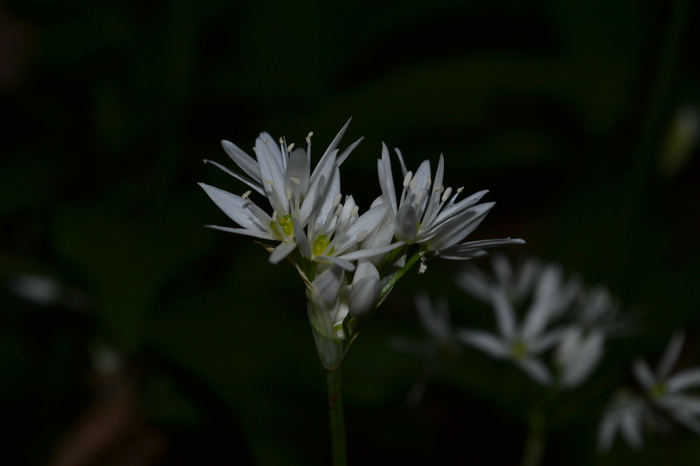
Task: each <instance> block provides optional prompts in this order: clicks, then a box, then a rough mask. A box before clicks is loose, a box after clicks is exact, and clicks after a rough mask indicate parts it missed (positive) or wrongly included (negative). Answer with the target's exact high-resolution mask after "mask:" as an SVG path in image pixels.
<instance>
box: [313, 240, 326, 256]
mask: <svg viewBox="0 0 700 466" xmlns="http://www.w3.org/2000/svg"><path fill="white" fill-rule="evenodd" d="M329 243H330V241H329V240H328V236H327V235H319V236H318V238H316V240H315V241H314V247H313V248H311V252H312V253H313V255H314V256H320V255H321V254H323V251H325V250H326V248H327V247H328V244H329Z"/></svg>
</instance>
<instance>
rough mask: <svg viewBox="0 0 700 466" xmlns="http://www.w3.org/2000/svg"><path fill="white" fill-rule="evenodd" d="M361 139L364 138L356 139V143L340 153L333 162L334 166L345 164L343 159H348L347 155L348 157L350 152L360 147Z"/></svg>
mask: <svg viewBox="0 0 700 466" xmlns="http://www.w3.org/2000/svg"><path fill="white" fill-rule="evenodd" d="M363 139H364V138H360V139H358V140H357V141H355V142H353V143H352V144H350V146H349V147H348V148H347V149H345V150H344V151H343V152H341V153H340V155H339V156H338V158H337V160H336V161H335V163H336V165H338V166H340V165H342V163H343V162H345V159H347V158H348V155H350V153H352V151H353V150H355V148H356V147H357V146H359V145H360V143H361V142H362V140H363Z"/></svg>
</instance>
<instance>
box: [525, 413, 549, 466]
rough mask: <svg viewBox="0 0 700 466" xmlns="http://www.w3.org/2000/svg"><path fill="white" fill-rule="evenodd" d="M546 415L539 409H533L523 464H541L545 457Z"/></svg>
mask: <svg viewBox="0 0 700 466" xmlns="http://www.w3.org/2000/svg"><path fill="white" fill-rule="evenodd" d="M544 423H545V421H544V416H543V414H542V411H541V410H539V409H533V410H532V412H531V413H530V416H529V422H528V424H529V426H528V427H529V429H528V433H527V440H526V441H525V451H524V452H523V462H522V466H539V465H540V464H542V459H543V458H544V450H545V445H546V441H547V436H546V434H545V430H544Z"/></svg>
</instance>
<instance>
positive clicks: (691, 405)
mask: <svg viewBox="0 0 700 466" xmlns="http://www.w3.org/2000/svg"><path fill="white" fill-rule="evenodd" d="M684 339H685V335H684V333H683V331H678V332H676V333H675V334H674V335H673V337H672V338H671V340H670V341H669V343H668V346H667V347H666V351H664V354H663V356H661V360H660V361H659V365H658V366H657V367H656V372H655V373H654V372H652V370H651V369H650V368H649V365H648V364H647V363H646V361H644V360H643V359H641V358H638V359H637V360H635V362H634V365H633V369H634V375H635V377H636V378H637V381H638V382H639V384H640V385H641V386H642V387H643V388H644V389H645V390H646V393H647V396H648V397H649V399H650V401H651V402H652V403H653V404H654V405H656V406H657V407H659V408H661V409H662V410H663V411H664V412H666V413H667V414H668V415H669V416H670V417H671V418H673V419H675V420H676V421H677V422H679V423H680V424H682V425H684V426H686V427H688V428H689V429H691V430H692V431H694V432H695V433H697V434H700V397H698V396H693V395H691V394H689V393H687V390H688V389H692V388H698V387H700V367H694V368H692V369H686V370H684V371H681V372H679V373H677V374H675V375H671V371H672V370H673V366H675V365H676V362H677V361H678V357H679V356H680V354H681V349H682V347H683V340H684Z"/></svg>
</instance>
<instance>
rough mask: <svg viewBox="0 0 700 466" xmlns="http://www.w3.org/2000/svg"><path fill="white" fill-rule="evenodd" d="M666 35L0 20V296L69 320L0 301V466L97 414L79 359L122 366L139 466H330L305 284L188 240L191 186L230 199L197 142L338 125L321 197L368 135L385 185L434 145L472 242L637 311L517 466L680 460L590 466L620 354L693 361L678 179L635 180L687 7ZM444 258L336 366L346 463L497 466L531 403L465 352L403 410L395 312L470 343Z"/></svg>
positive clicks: (693, 235)
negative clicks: (553, 265) (424, 314)
mask: <svg viewBox="0 0 700 466" xmlns="http://www.w3.org/2000/svg"><path fill="white" fill-rule="evenodd" d="M672 18H673V5H671V4H670V3H667V2H661V1H625V0H620V1H613V2H611V1H602V0H595V1H573V2H572V1H563V0H560V1H554V0H552V1H540V2H520V1H508V0H499V1H473V2H462V1H456V0H431V1H416V2H405V1H370V0H354V1H351V0H346V1H342V2H336V3H329V2H318V1H314V0H297V1H293V2H292V1H273V0H270V1H257V2H235V1H228V2H224V1H220V0H175V1H165V0H160V1H155V2H139V1H135V0H131V1H121V2H118V1H104V2H90V1H79V0H60V1H46V0H21V1H19V0H6V1H4V2H2V3H0V68H1V69H2V70H4V71H3V72H2V73H1V74H0V78H1V79H2V81H0V153H1V154H2V158H1V159H0V186H2V191H1V193H2V196H0V214H1V215H2V217H1V218H2V221H1V223H0V274H1V276H2V278H3V279H5V278H8V277H10V276H12V275H13V274H17V273H41V274H47V275H50V276H52V277H54V278H56V279H57V280H60V281H61V283H63V284H65V285H66V286H70V287H76V288H79V289H81V290H83V291H84V292H85V293H87V294H88V295H89V296H90V298H91V302H90V306H89V308H88V310H87V311H86V312H83V313H77V312H75V311H72V310H70V309H67V308H65V307H63V306H52V307H40V306H37V305H34V304H31V303H28V302H26V301H23V300H21V299H19V298H17V297H15V296H13V295H12V294H11V293H9V291H8V289H7V287H3V288H2V290H1V291H0V419H2V423H3V425H4V426H5V427H6V428H7V427H9V429H8V430H5V429H3V430H5V433H4V434H3V435H2V436H1V437H0V458H2V460H3V461H2V462H3V464H30V465H38V464H47V462H48V461H49V458H51V457H52V455H54V454H55V453H54V452H55V451H57V449H58V448H60V447H61V445H65V442H67V440H66V439H67V438H68V436H70V433H71V432H74V431H75V429H76V426H77V425H79V423H80V420H81V419H82V418H83V416H84V415H85V414H84V413H86V412H90V410H91V409H94V407H95V406H99V404H100V402H101V400H103V399H104V397H106V396H108V395H105V393H104V390H105V388H104V386H102V387H101V388H95V384H94V383H90V380H91V378H90V377H91V376H90V375H89V374H91V373H93V370H92V369H91V366H90V358H89V354H90V352H91V351H92V349H94V348H95V347H96V346H97V345H99V344H104V343H108V344H110V345H112V346H113V347H115V348H117V349H119V351H121V352H122V353H123V354H124V355H125V358H126V360H127V361H128V363H127V366H126V368H125V369H124V371H125V373H126V374H128V375H125V377H127V379H128V380H130V381H131V383H133V386H135V387H136V388H135V390H136V395H135V398H136V399H137V400H138V409H137V410H138V412H139V413H141V416H142V418H141V421H140V424H139V425H140V426H141V428H143V429H147V430H148V432H150V433H151V434H153V433H154V432H155V433H156V437H157V438H158V439H160V443H158V442H156V443H157V445H159V446H158V449H157V450H158V454H157V455H156V457H157V458H158V460H157V461H158V463H157V464H167V465H178V464H183V465H184V464H212V465H214V464H257V465H288V464H289V465H313V464H328V463H329V458H330V446H329V442H328V432H327V419H326V413H325V409H324V397H325V387H324V383H325V382H324V374H323V371H322V369H321V366H320V364H319V361H318V359H317V356H316V354H315V350H314V347H313V339H312V336H311V332H310V330H309V328H308V323H307V322H306V315H305V301H304V293H303V285H302V283H301V281H300V280H299V278H298V277H297V276H296V273H295V271H294V270H293V269H292V268H291V267H290V266H289V264H286V263H283V264H280V265H278V266H273V265H270V264H269V263H268V262H267V253H265V252H264V251H263V250H262V249H261V248H260V247H259V246H257V245H255V244H253V243H252V241H251V240H250V239H248V238H243V237H236V236H234V235H230V234H225V233H222V232H219V231H213V230H208V229H205V228H203V225H204V224H209V223H213V224H221V225H227V226H231V222H230V221H229V220H228V219H227V218H226V217H225V216H224V214H223V213H221V212H220V211H219V210H218V209H217V208H216V206H214V204H213V203H212V202H211V201H210V200H209V199H208V198H207V196H206V195H205V194H204V193H203V192H202V191H201V189H200V188H198V187H197V186H196V182H198V181H204V182H207V183H208V184H212V185H215V186H217V187H220V188H223V189H226V190H229V191H232V192H236V193H238V194H240V193H242V192H243V191H244V190H245V187H244V186H243V185H242V184H241V183H238V182H237V181H235V180H233V179H232V178H230V177H228V176H227V175H225V174H223V173H221V172H219V171H218V170H217V169H216V168H214V167H212V166H209V165H204V164H203V163H202V162H201V160H202V159H205V158H207V159H212V160H215V161H218V162H220V163H223V164H225V165H228V166H232V165H233V164H232V163H231V162H230V160H228V158H227V157H226V155H225V153H224V152H223V150H222V149H221V147H220V145H219V141H220V140H221V139H229V140H231V141H233V142H234V143H236V144H237V145H239V146H240V147H242V148H243V149H245V150H250V148H252V146H253V144H254V140H255V138H256V137H257V135H258V133H259V132H260V131H263V130H264V131H268V132H270V133H271V134H272V135H273V136H275V137H279V136H281V135H285V136H286V137H287V140H288V141H289V142H296V143H297V144H299V143H303V138H304V137H305V136H306V134H307V133H308V132H309V131H314V133H315V136H314V137H313V143H314V147H315V148H316V155H319V154H320V152H319V151H322V150H323V148H324V147H325V146H326V145H327V144H328V143H329V142H330V140H331V139H332V138H333V136H334V135H335V134H336V132H337V131H338V130H339V128H340V127H341V126H342V124H343V123H344V122H345V121H346V120H347V118H349V117H350V116H353V117H354V120H353V122H352V124H351V126H350V129H349V131H348V133H347V135H346V137H345V139H344V141H343V144H342V146H343V147H345V146H347V145H348V144H349V143H350V142H352V141H353V140H355V139H356V138H358V137H360V136H364V137H365V140H364V142H363V143H362V144H361V145H360V146H359V147H358V149H356V151H355V152H354V153H353V154H352V156H351V157H350V158H349V159H348V160H347V161H346V162H345V164H344V165H343V173H342V175H343V192H344V193H346V194H353V195H354V196H355V198H356V200H357V201H358V203H359V204H360V205H361V206H362V207H363V209H366V208H367V207H368V206H369V203H370V202H371V200H372V199H374V198H375V197H376V196H377V195H379V194H380V190H379V185H378V182H377V175H376V159H377V158H378V157H379V156H380V143H381V141H385V142H386V143H387V144H388V145H389V146H390V147H399V148H401V149H402V151H403V154H404V156H405V157H406V159H407V162H408V163H409V165H410V167H409V168H413V169H415V167H417V166H418V164H419V163H420V161H421V160H423V159H425V158H430V159H431V161H433V164H435V163H436V162H437V157H438V155H439V154H440V153H444V154H445V158H446V167H447V175H446V184H447V185H451V186H453V187H455V188H456V187H459V186H465V191H466V192H467V193H471V192H475V191H478V190H481V189H489V190H491V193H490V194H489V195H488V196H487V200H489V201H496V202H497V205H496V207H495V208H494V209H493V211H492V212H491V214H490V215H489V216H488V217H487V219H486V220H485V221H484V222H483V224H482V226H481V227H480V228H479V229H478V230H477V232H475V233H474V234H473V235H472V237H473V238H474V239H483V238H491V237H501V236H512V237H521V238H524V239H525V240H526V241H527V244H526V245H524V246H519V247H511V248H508V250H507V252H508V253H509V254H510V255H511V257H517V256H518V255H519V254H534V255H537V256H539V257H541V258H543V259H544V260H548V261H557V262H560V263H561V264H562V265H563V266H564V267H565V270H566V271H567V272H568V273H572V272H578V273H580V274H581V275H582V276H583V277H585V280H586V282H587V283H588V284H591V285H592V284H596V283H604V284H606V285H607V286H608V287H609V288H610V289H611V290H612V292H613V294H614V295H615V296H617V297H619V298H620V299H621V300H622V301H623V302H624V303H625V307H627V308H630V309H632V312H633V313H634V314H635V315H637V316H638V321H639V323H640V330H641V331H640V332H639V334H638V335H637V336H635V337H634V338H631V339H627V340H617V341H614V342H612V343H611V347H610V349H609V351H608V358H607V359H606V361H605V363H604V364H603V366H602V368H601V369H599V370H598V371H597V372H596V374H595V377H594V378H593V380H592V381H591V383H590V384H589V385H587V386H586V387H587V388H584V389H582V390H581V391H580V392H577V394H570V395H566V396H565V397H564V399H563V400H561V406H560V407H561V410H560V411H559V414H558V416H559V417H558V421H556V423H555V425H554V427H553V432H552V433H551V436H550V441H549V445H548V446H549V449H548V452H547V455H546V458H545V464H547V465H559V464H568V465H589V464H595V465H609V464H629V462H634V464H640V465H646V464H648V465H656V464H661V462H663V463H664V464H679V465H680V464H694V461H695V460H696V459H697V457H698V456H699V455H700V439H698V437H697V436H696V435H694V434H692V433H690V432H688V431H685V430H680V429H677V430H676V431H675V432H674V434H673V435H672V436H659V435H654V436H647V437H645V442H646V446H645V448H644V450H643V452H642V453H633V452H631V451H630V450H629V448H628V447H627V446H626V445H625V444H624V443H623V442H621V441H618V442H616V444H615V446H614V448H613V450H612V452H611V453H610V454H609V455H608V456H600V455H598V454H597V453H596V452H595V448H594V447H595V429H596V425H597V422H598V419H599V416H600V413H601V409H602V407H603V404H604V402H605V401H606V399H607V394H608V393H609V391H610V390H611V389H613V388H615V387H616V386H618V385H620V384H623V383H625V382H631V381H632V379H631V378H630V374H629V363H630V361H631V359H632V358H633V357H634V356H635V355H638V354H642V355H650V356H652V358H653V357H654V356H658V354H660V352H661V350H662V349H663V347H664V345H665V343H666V341H667V339H668V338H669V337H670V335H671V333H672V332H673V330H674V329H676V328H678V327H685V328H686V329H687V331H688V341H687V343H686V347H685V350H684V353H683V357H682V359H681V362H680V364H681V365H682V366H684V367H688V366H693V365H699V364H700V325H699V324H700V319H699V316H700V287H699V286H698V284H699V283H700V247H698V237H699V236H700V216H699V215H698V214H699V213H700V212H699V208H698V205H699V203H700V189H699V188H698V186H699V184H698V183H700V161H699V160H698V157H693V158H690V160H689V162H688V163H687V164H685V165H683V166H682V167H681V168H680V169H679V170H678V171H676V172H675V173H672V174H670V175H669V174H666V175H663V174H662V172H660V170H659V169H658V161H659V157H660V154H661V147H662V141H663V134H664V133H665V132H666V131H667V128H668V125H669V122H670V121H671V116H672V115H673V113H674V112H675V111H676V109H677V108H678V107H679V106H680V105H682V104H684V103H687V102H694V103H695V104H698V102H700V62H699V61H698V59H697V57H698V55H697V46H698V44H700V33H699V32H698V28H697V27H695V25H696V23H697V20H698V19H699V18H700V10H699V9H698V5H697V2H695V3H694V4H691V5H690V6H689V7H687V8H686V9H685V10H684V11H682V12H681V13H680V14H679V18H681V19H682V20H683V21H684V22H683V24H680V26H679V21H674V20H672ZM673 24H676V29H677V30H678V27H680V28H681V29H680V30H681V31H682V33H681V34H680V35H679V36H678V37H677V40H674V39H672V40H671V45H672V46H671V47H670V48H668V49H665V48H664V44H665V43H666V42H667V40H668V38H669V35H672V34H670V33H669V31H671V30H672V29H673V26H672V25H673ZM664 50H666V51H664ZM664 57H666V58H664ZM697 152H698V150H697V149H694V154H695V155H697ZM691 155H692V154H691ZM478 263H479V264H480V265H483V266H485V267H486V266H488V263H489V262H488V260H479V261H478ZM457 266H458V264H454V263H451V262H447V261H440V260H434V261H432V262H430V264H429V268H428V272H427V274H426V275H424V276H421V277H419V276H417V275H416V273H415V272H411V273H410V274H409V276H407V277H406V278H405V279H404V280H402V282H400V283H399V285H398V286H397V288H396V289H395V290H394V292H393V293H392V295H390V297H389V298H388V299H387V301H386V302H385V304H384V305H383V307H382V309H381V310H380V312H378V313H377V314H376V315H375V317H374V318H373V322H372V323H371V325H369V326H368V328H367V331H366V333H365V334H363V335H361V336H360V339H359V340H358V342H357V344H356V345H355V347H354V350H353V352H352V353H351V355H350V357H349V359H348V361H347V364H346V369H345V371H344V380H345V384H346V403H347V405H346V417H347V423H348V448H349V460H350V463H351V464H364V465H372V464H405V465H423V464H446V463H447V462H448V459H450V458H453V457H457V458H460V461H459V462H460V464H508V465H510V464H517V463H518V461H519V456H520V452H521V449H522V445H523V442H524V438H525V423H524V419H525V416H526V412H525V406H526V404H527V403H526V401H527V397H528V396H529V395H528V393H530V391H532V390H535V389H536V387H535V386H534V384H533V383H532V382H531V381H529V380H527V379H526V378H525V376H523V375H521V374H520V373H519V372H518V371H517V370H516V369H514V368H512V367H511V366H509V365H506V364H501V363H494V362H492V361H491V360H489V359H488V358H486V357H485V356H483V355H481V354H479V353H477V352H476V351H472V350H465V351H463V352H462V354H460V355H459V357H458V358H457V360H456V361H455V362H454V363H453V364H452V365H451V366H450V368H449V369H448V370H447V371H446V372H444V373H442V375H440V376H438V377H437V378H436V379H435V380H434V381H433V382H431V384H430V385H429V386H428V390H427V393H426V395H425V398H424V399H423V401H422V402H421V403H420V404H419V405H418V406H417V407H416V408H413V409H410V408H407V407H406V406H405V404H404V397H405V395H406V393H407V392H408V390H409V389H410V387H411V385H412V383H413V381H414V380H415V378H416V377H418V376H419V375H420V373H421V371H422V369H423V362H422V361H421V360H419V359H416V358H414V357H412V356H410V355H406V354H402V353H399V352H397V351H395V350H393V349H391V348H390V346H389V343H388V342H389V341H390V339H391V338H392V337H394V336H398V335H401V336H404V337H410V338H414V339H421V338H425V337H424V336H423V333H422V331H421V330H420V328H419V326H418V322H417V320H416V316H415V311H414V309H413V302H412V294H413V292H414V290H416V289H425V290H427V291H429V292H430V293H431V295H436V294H438V293H441V294H445V295H447V296H448V297H449V298H450V301H451V304H452V309H453V313H454V319H455V321H456V322H457V323H458V324H459V325H464V326H482V327H483V326H487V325H492V317H491V316H490V314H489V311H488V310H487V309H485V308H483V307H480V306H478V305H477V304H476V302H475V301H473V300H470V299H469V298H467V297H466V296H464V295H463V294H462V293H461V292H460V291H458V290H456V288H455V287H454V286H453V285H452V284H451V283H452V276H453V275H454V273H455V272H456V271H457ZM110 448H112V449H117V450H118V449H119V448H120V447H115V446H114V445H111V446H110ZM117 456H118V455H117ZM115 458H116V456H115ZM692 458H695V459H692ZM105 461H106V460H105ZM113 461H114V462H113V463H109V464H127V463H123V462H122V463H120V462H119V461H118V460H116V459H114V460H113ZM142 461H145V460H143V458H142ZM96 464H107V463H106V462H105V463H96ZM129 464H148V463H147V462H142V463H129Z"/></svg>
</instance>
